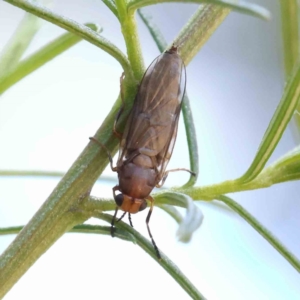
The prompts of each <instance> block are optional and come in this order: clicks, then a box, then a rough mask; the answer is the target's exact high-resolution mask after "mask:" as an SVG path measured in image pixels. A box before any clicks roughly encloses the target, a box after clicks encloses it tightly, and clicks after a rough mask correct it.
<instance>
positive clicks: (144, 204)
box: [139, 200, 147, 211]
mask: <svg viewBox="0 0 300 300" xmlns="http://www.w3.org/2000/svg"><path fill="white" fill-rule="evenodd" d="M146 207H147V202H146V201H145V200H144V202H143V203H142V204H141V206H140V208H139V211H142V210H144V209H145V208H146Z"/></svg>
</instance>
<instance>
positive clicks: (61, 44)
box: [0, 24, 102, 95]
mask: <svg viewBox="0 0 300 300" xmlns="http://www.w3.org/2000/svg"><path fill="white" fill-rule="evenodd" d="M86 26H87V27H89V28H91V29H92V30H95V31H97V32H100V31H101V30H102V29H101V28H98V27H97V26H96V25H94V24H86ZM81 40H82V38H81V37H80V36H78V35H75V34H73V33H65V34H63V35H62V36H60V37H58V38H56V39H55V40H54V41H52V42H50V43H48V44H47V45H46V46H44V47H43V48H42V49H40V50H38V51H37V52H35V53H33V54H32V55H30V56H29V57H28V58H26V59H24V60H22V61H21V62H20V63H19V64H18V65H17V66H16V68H15V69H14V70H12V71H11V72H10V73H6V74H5V75H4V76H1V77H0V95H1V94H2V93H4V92H5V91H6V90H7V89H9V88H10V87H11V86H12V85H14V84H15V83H17V82H18V81H20V80H21V79H23V78H24V77H26V76H27V75H29V74H30V73H32V72H34V71H35V70H37V69H38V68H40V67H41V66H43V65H45V64H46V63H47V62H49V61H51V60H52V59H53V58H55V57H56V56H58V55H60V54H61V53H63V52H64V51H66V50H68V49H69V48H71V47H72V46H74V45H75V44H77V43H78V42H80V41H81Z"/></svg>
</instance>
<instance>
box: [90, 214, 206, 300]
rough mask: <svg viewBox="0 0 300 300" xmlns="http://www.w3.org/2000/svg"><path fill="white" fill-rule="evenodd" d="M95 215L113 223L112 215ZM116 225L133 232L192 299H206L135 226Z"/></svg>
mask: <svg viewBox="0 0 300 300" xmlns="http://www.w3.org/2000/svg"><path fill="white" fill-rule="evenodd" d="M93 217H95V218H99V219H101V220H104V221H106V222H108V223H111V220H112V216H111V215H107V214H103V213H98V212H95V213H94V214H93ZM116 227H117V228H118V229H119V228H120V229H122V230H125V231H127V232H129V233H130V234H132V235H133V236H134V238H135V239H136V244H137V245H138V246H140V247H141V248H142V249H143V250H144V251H145V252H146V253H147V254H149V255H150V256H151V257H152V258H153V259H154V261H156V262H157V263H158V264H159V265H160V266H161V267H162V268H164V269H165V270H166V271H167V272H168V273H169V274H170V275H171V276H172V278H174V280H176V281H177V283H178V284H179V285H180V286H181V287H182V288H183V289H184V290H185V291H186V292H187V293H188V295H189V296H190V297H191V298H192V299H199V300H200V299H205V298H204V296H203V295H202V294H201V293H200V292H199V291H198V290H197V288H196V287H195V286H194V285H193V284H192V283H191V282H190V281H189V279H188V278H187V277H186V276H185V275H184V274H183V273H182V272H181V271H180V269H179V268H178V267H177V266H176V265H175V264H174V263H173V262H172V261H171V260H170V259H169V258H168V257H167V256H166V255H165V254H164V253H163V252H162V251H161V250H160V254H161V257H162V259H161V260H158V259H157V256H156V252H155V251H154V248H153V245H152V244H151V243H150V242H149V241H148V240H147V239H146V238H144V237H143V236H142V235H141V234H140V233H138V232H137V231H136V230H135V229H134V228H132V227H130V226H129V225H127V224H126V223H124V222H122V221H120V222H117V223H116Z"/></svg>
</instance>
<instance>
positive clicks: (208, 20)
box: [173, 4, 231, 65]
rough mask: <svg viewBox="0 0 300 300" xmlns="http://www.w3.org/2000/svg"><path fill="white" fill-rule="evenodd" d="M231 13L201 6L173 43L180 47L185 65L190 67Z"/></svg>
mask: <svg viewBox="0 0 300 300" xmlns="http://www.w3.org/2000/svg"><path fill="white" fill-rule="evenodd" d="M230 12H231V10H230V9H229V8H224V7H222V6H218V5H213V4H206V5H203V6H202V5H201V6H199V8H198V9H197V10H196V12H195V13H194V14H193V15H192V17H191V18H190V19H189V21H188V22H187V23H186V25H185V26H184V27H183V28H182V29H181V31H180V33H179V34H178V35H177V37H176V38H175V40H174V41H173V43H174V44H175V45H176V46H178V49H179V53H180V56H181V58H182V59H183V61H184V63H185V64H186V65H188V64H189V63H190V61H191V60H192V59H193V58H194V56H195V55H196V54H197V53H198V52H199V50H200V49H201V48H202V46H203V45H204V44H205V43H206V42H207V40H208V39H209V38H210V37H211V36H212V34H213V33H214V32H215V30H216V29H217V28H218V27H219V26H220V25H221V24H222V23H223V21H224V20H225V18H226V17H227V16H228V14H229V13H230Z"/></svg>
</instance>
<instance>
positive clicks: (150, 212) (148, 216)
mask: <svg viewBox="0 0 300 300" xmlns="http://www.w3.org/2000/svg"><path fill="white" fill-rule="evenodd" d="M146 199H147V200H149V201H150V202H151V206H150V209H149V212H148V215H147V218H146V225H147V229H148V233H149V236H150V238H151V242H152V245H153V247H154V250H155V252H156V255H157V258H158V259H159V260H161V256H160V253H159V250H158V247H157V246H156V243H155V241H154V239H153V236H152V233H151V231H150V227H149V221H150V217H151V214H152V210H153V203H154V199H153V198H152V197H151V196H148V197H147V198H146Z"/></svg>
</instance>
